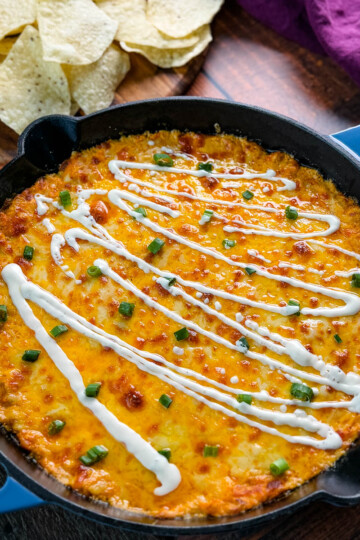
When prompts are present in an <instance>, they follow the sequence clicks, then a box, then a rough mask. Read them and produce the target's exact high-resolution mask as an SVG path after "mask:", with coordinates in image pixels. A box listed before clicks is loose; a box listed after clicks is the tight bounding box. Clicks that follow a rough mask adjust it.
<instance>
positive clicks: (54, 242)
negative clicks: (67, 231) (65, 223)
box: [50, 233, 81, 284]
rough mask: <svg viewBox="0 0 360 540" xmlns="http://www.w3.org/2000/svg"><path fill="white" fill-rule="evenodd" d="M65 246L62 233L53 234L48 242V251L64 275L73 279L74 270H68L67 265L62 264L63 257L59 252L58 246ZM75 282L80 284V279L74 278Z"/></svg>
mask: <svg viewBox="0 0 360 540" xmlns="http://www.w3.org/2000/svg"><path fill="white" fill-rule="evenodd" d="M64 246H65V238H64V237H63V235H62V234H58V233H57V234H54V235H53V237H52V238H51V244H50V252H51V256H52V258H53V260H54V262H55V264H56V265H57V266H59V267H60V268H61V270H62V271H63V272H64V274H65V275H66V276H68V277H69V278H72V279H75V275H74V272H72V271H71V270H69V269H68V268H69V267H68V266H67V265H63V258H62V255H61V252H60V248H62V247H64ZM76 283H77V284H80V283H81V281H80V280H76Z"/></svg>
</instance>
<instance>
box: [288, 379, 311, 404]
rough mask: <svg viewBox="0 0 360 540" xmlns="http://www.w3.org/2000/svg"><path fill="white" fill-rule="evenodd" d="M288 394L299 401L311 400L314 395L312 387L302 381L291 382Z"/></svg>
mask: <svg viewBox="0 0 360 540" xmlns="http://www.w3.org/2000/svg"><path fill="white" fill-rule="evenodd" d="M290 394H291V395H292V396H294V398H296V399H300V400H301V401H311V400H312V399H313V397H314V392H313V390H312V388H310V387H309V386H307V385H306V384H303V383H292V385H291V388H290Z"/></svg>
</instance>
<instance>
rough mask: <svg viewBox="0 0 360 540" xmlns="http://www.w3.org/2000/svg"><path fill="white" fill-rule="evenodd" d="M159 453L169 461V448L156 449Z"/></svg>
mask: <svg viewBox="0 0 360 540" xmlns="http://www.w3.org/2000/svg"><path fill="white" fill-rule="evenodd" d="M158 452H159V454H161V455H162V456H164V457H166V459H167V460H168V461H170V458H171V450H170V448H163V449H162V450H158Z"/></svg>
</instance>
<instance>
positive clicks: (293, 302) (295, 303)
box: [288, 300, 300, 315]
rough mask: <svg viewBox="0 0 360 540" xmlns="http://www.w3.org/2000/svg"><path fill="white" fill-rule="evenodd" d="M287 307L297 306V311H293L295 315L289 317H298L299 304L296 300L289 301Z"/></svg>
mask: <svg viewBox="0 0 360 540" xmlns="http://www.w3.org/2000/svg"><path fill="white" fill-rule="evenodd" d="M288 306H298V308H299V311H295V313H292V314H291V315H300V302H298V301H297V300H289V301H288Z"/></svg>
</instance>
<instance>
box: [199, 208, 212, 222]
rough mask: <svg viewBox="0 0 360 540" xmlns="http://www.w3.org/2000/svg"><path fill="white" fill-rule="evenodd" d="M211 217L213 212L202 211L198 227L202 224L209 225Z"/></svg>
mask: <svg viewBox="0 0 360 540" xmlns="http://www.w3.org/2000/svg"><path fill="white" fill-rule="evenodd" d="M213 215H214V212H213V210H208V209H206V210H204V213H203V215H202V216H201V219H200V225H204V223H209V221H211V218H212V217H213Z"/></svg>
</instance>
